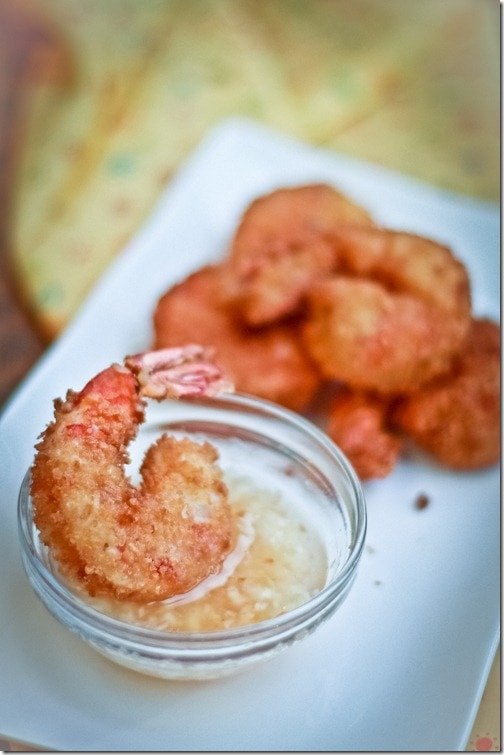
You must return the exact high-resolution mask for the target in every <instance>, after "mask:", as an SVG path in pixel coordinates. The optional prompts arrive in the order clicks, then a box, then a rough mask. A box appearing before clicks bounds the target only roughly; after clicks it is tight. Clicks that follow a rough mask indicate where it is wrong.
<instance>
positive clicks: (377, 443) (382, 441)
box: [327, 389, 402, 480]
mask: <svg viewBox="0 0 504 755" xmlns="http://www.w3.org/2000/svg"><path fill="white" fill-rule="evenodd" d="M388 411H389V405H388V402H386V401H385V400H384V399H383V398H381V397H378V396H373V395H371V394H368V393H365V392H363V391H352V390H350V389H343V390H342V391H341V392H340V393H338V394H337V395H336V396H335V397H334V399H333V401H332V403H331V405H330V407H329V416H328V425H327V433H328V435H329V436H330V437H331V438H332V439H333V440H334V441H335V442H336V443H337V444H338V446H339V447H340V448H341V450H342V451H343V452H344V453H345V454H346V456H347V457H348V458H349V459H350V462H351V463H352V464H353V466H354V468H355V471H356V472H357V474H358V475H359V477H360V478H361V480H371V479H375V478H380V477H386V476H387V475H388V474H389V473H390V472H391V471H392V470H393V468H394V467H395V465H396V463H397V461H398V459H399V454H400V451H401V445H402V442H401V439H400V438H399V436H398V435H397V433H396V434H394V432H393V431H391V429H390V428H389V427H388Z"/></svg>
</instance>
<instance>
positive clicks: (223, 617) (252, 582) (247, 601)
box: [86, 478, 327, 632]
mask: <svg viewBox="0 0 504 755" xmlns="http://www.w3.org/2000/svg"><path fill="white" fill-rule="evenodd" d="M228 485H229V490H230V500H231V503H232V507H233V510H234V512H235V515H236V517H237V520H238V528H239V533H240V534H239V537H238V541H237V544H236V547H235V549H234V551H233V552H232V553H231V554H230V555H229V556H228V558H227V559H226V561H225V562H224V564H223V568H222V571H221V572H220V573H219V574H216V575H212V576H210V577H209V578H207V579H206V580H204V582H202V583H200V585H198V586H197V587H196V588H194V589H193V590H191V591H190V592H189V593H186V594H185V595H182V596H177V597H175V598H171V599H170V600H168V601H163V602H155V603H148V604H139V603H132V602H128V601H118V600H111V599H101V598H100V599H97V598H89V597H88V596H86V600H88V601H90V602H91V604H92V605H93V606H94V607H95V608H97V609H98V610H100V611H102V612H103V613H107V614H109V615H111V616H114V617H116V618H119V619H121V620H123V621H127V622H129V623H134V624H140V625H143V626H147V627H150V628H152V629H157V630H166V631H174V632H206V631H212V630H219V629H229V628H232V627H238V626H245V625H248V624H255V623H257V622H259V621H263V620H265V619H269V618H272V617H274V616H278V615H280V614H282V613H285V612H286V611H288V610H290V609H292V608H295V607H296V606H299V605H301V604H302V603H304V602H306V601H307V600H309V599H310V598H311V597H313V595H315V594H316V593H317V592H319V590H320V589H321V588H322V587H323V586H324V584H325V581H326V576H327V553H326V548H325V545H324V542H323V539H322V538H321V536H320V534H319V533H318V532H317V531H316V529H315V528H314V527H313V526H312V525H311V524H310V523H309V522H308V521H307V519H306V517H303V514H302V512H300V510H299V506H296V505H290V504H291V502H290V501H289V500H287V499H286V496H285V493H280V492H279V491H273V490H270V489H261V488H259V487H257V486H256V485H255V484H254V483H253V482H252V481H251V480H250V479H247V478H239V479H233V480H229V481H228Z"/></svg>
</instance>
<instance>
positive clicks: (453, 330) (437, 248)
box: [303, 226, 471, 394]
mask: <svg viewBox="0 0 504 755" xmlns="http://www.w3.org/2000/svg"><path fill="white" fill-rule="evenodd" d="M338 243H339V252H338V254H339V270H338V273H337V274H336V275H333V276H332V277H329V278H327V279H325V280H323V281H319V282H317V283H315V284H314V285H313V286H312V287H311V289H310V292H309V295H308V301H309V313H308V317H307V321H306V324H305V326H304V329H303V339H304V343H305V344H306V347H307V348H308V350H309V352H310V354H311V355H312V357H313V358H314V359H315V361H316V362H317V363H318V365H319V367H320V368H321V370H322V372H323V373H324V375H325V376H326V377H328V378H331V379H336V380H341V381H344V382H346V383H349V384H350V385H352V386H353V387H356V388H361V389H367V390H372V391H377V392H379V393H383V394H393V393H411V392H414V391H415V390H417V389H418V388H420V386H422V385H423V384H424V383H426V382H427V381H429V380H431V379H432V378H434V377H436V376H437V375H439V374H442V373H443V372H446V371H447V370H448V369H449V367H450V364H451V361H452V358H453V356H454V355H455V354H457V352H458V351H459V350H460V349H461V348H462V346H463V344H464V340H465V338H466V335H467V332H468V329H469V324H470V319H471V300H470V289H469V280H468V276H467V272H466V270H465V267H464V266H463V265H462V263H461V262H459V261H458V260H457V259H456V258H455V257H454V256H453V254H452V253H451V251H450V250H449V249H448V248H447V247H444V246H441V245H440V244H437V243H436V242H434V241H431V240H429V239H425V238H422V237H419V236H415V235H412V234H408V233H403V232H395V231H387V230H382V229H379V228H363V227H357V226H354V227H349V226H346V227H344V228H343V227H342V228H341V229H340V231H339V242H338Z"/></svg>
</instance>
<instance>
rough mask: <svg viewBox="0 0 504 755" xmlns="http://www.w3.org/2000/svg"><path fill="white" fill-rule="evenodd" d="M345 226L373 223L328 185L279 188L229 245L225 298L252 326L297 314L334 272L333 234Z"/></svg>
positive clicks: (258, 203) (253, 208)
mask: <svg viewBox="0 0 504 755" xmlns="http://www.w3.org/2000/svg"><path fill="white" fill-rule="evenodd" d="M344 223H355V224H366V225H367V224H371V223H372V221H371V218H370V216H369V215H368V213H367V212H366V211H365V210H364V209H363V208H361V207H359V206H358V205H356V204H353V203H352V202H351V201H350V200H349V199H347V197H345V196H344V195H343V194H341V193H340V192H338V191H336V190H335V189H333V188H332V187H331V186H328V185H325V184H310V185H307V186H298V187H294V188H284V189H278V190H276V191H273V192H272V193H271V194H267V195H265V196H263V197H260V198H259V199H256V200H255V201H254V202H252V204H251V205H250V206H249V207H248V209H247V210H246V212H245V213H244V215H243V217H242V220H241V222H240V225H239V227H238V230H237V232H236V235H235V237H234V239H233V241H232V244H231V248H230V252H229V260H228V264H227V265H226V267H225V268H224V274H225V277H224V278H223V291H224V296H225V297H227V300H228V301H230V302H232V303H233V304H234V306H235V307H236V310H237V312H238V313H239V315H240V316H241V317H242V318H243V319H244V320H245V322H247V323H248V324H249V325H253V326H257V325H263V324H266V323H271V322H273V321H275V320H278V319H280V318H283V317H285V316H286V315H289V314H291V313H292V312H294V311H296V309H297V308H298V306H299V304H300V301H301V299H302V297H303V295H304V293H305V291H306V290H307V288H308V287H309V286H310V285H311V283H312V282H313V281H314V280H316V279H317V278H318V277H319V276H321V275H326V274H328V273H329V272H330V271H331V270H333V269H334V266H335V264H336V262H337V257H336V255H335V246H334V241H333V235H334V233H335V232H336V231H337V230H338V228H339V227H340V225H341V224H344Z"/></svg>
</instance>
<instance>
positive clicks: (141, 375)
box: [124, 344, 233, 400]
mask: <svg viewBox="0 0 504 755" xmlns="http://www.w3.org/2000/svg"><path fill="white" fill-rule="evenodd" d="M212 357H213V353H212V350H211V349H208V348H204V347H202V346H198V345H196V344H189V345H187V346H183V347H173V348H166V349H158V350H156V351H145V352H142V353H140V354H134V355H132V356H127V357H126V358H125V360H124V364H125V366H126V367H127V368H128V369H129V370H131V372H132V373H133V374H134V375H135V376H136V379H137V380H138V383H139V386H140V392H141V394H142V395H143V396H145V397H147V398H154V399H158V400H161V399H163V398H175V399H176V398H185V397H198V396H216V395H218V394H220V393H225V392H232V391H233V383H232V382H231V380H230V379H229V378H228V377H226V376H225V375H224V374H223V372H222V370H221V369H220V368H219V367H218V366H217V365H216V364H215V363H214V362H212Z"/></svg>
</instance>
